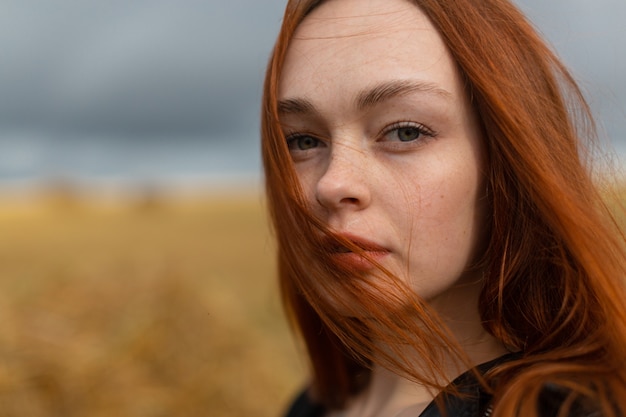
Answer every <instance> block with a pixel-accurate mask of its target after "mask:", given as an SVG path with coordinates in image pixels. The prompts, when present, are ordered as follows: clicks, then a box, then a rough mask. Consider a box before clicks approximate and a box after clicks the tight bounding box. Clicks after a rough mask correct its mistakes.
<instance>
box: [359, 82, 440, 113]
mask: <svg viewBox="0 0 626 417" xmlns="http://www.w3.org/2000/svg"><path fill="white" fill-rule="evenodd" d="M414 92H419V93H425V94H429V95H434V96H440V97H441V98H444V99H451V98H452V94H451V93H450V92H448V91H447V90H444V89H443V88H441V87H439V86H438V85H437V84H435V83H431V82H427V81H415V80H392V81H384V82H382V83H380V84H376V85H375V86H374V87H372V88H368V89H367V90H364V91H362V92H360V93H359V94H358V95H357V97H356V107H357V108H358V109H359V110H365V109H367V108H370V107H373V106H375V105H377V104H379V103H382V102H384V101H386V100H389V99H391V98H394V97H398V96H404V95H407V94H410V93H414Z"/></svg>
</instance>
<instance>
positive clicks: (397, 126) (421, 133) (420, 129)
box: [285, 121, 437, 151]
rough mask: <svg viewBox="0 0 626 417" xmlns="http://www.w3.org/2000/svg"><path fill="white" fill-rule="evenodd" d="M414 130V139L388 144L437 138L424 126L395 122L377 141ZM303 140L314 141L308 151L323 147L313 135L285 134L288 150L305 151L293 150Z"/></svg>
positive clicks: (387, 127) (379, 135)
mask: <svg viewBox="0 0 626 417" xmlns="http://www.w3.org/2000/svg"><path fill="white" fill-rule="evenodd" d="M408 128H410V129H415V130H416V131H417V133H418V136H417V137H416V138H415V139H410V140H406V141H402V140H395V141H389V142H401V143H414V142H421V141H422V140H423V137H429V138H434V137H436V136H437V133H436V132H435V131H433V130H431V129H429V128H428V127H426V126H424V125H423V124H421V123H416V122H408V121H397V122H394V123H392V124H390V125H388V126H386V127H385V128H384V129H383V130H382V131H381V132H380V133H379V134H378V137H380V138H381V139H379V141H383V140H382V139H384V138H385V137H386V136H387V135H389V134H390V133H392V132H394V131H399V130H401V129H408ZM303 138H311V139H313V140H314V141H315V146H312V147H311V148H308V149H313V148H317V147H318V146H320V145H323V141H322V140H321V139H319V138H317V137H316V136H315V135H312V134H308V133H303V132H289V133H287V134H285V140H286V142H287V147H288V148H289V149H290V150H296V151H306V150H308V149H294V148H293V144H294V143H296V141H297V140H299V139H303Z"/></svg>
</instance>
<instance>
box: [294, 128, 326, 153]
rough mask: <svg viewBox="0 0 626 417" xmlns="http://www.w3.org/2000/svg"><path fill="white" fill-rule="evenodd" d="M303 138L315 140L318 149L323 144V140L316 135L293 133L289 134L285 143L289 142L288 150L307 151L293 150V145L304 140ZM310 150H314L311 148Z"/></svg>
mask: <svg viewBox="0 0 626 417" xmlns="http://www.w3.org/2000/svg"><path fill="white" fill-rule="evenodd" d="M302 138H311V139H313V140H315V142H316V146H315V147H318V146H319V145H320V144H321V143H322V140H321V139H318V138H317V137H316V136H315V135H312V134H308V133H302V132H292V133H287V134H286V135H285V141H286V142H287V148H288V149H289V150H298V151H306V149H293V148H292V144H293V143H295V142H296V141H297V140H298V139H302ZM309 149H312V148H309Z"/></svg>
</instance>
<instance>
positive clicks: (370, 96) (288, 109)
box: [278, 80, 452, 114]
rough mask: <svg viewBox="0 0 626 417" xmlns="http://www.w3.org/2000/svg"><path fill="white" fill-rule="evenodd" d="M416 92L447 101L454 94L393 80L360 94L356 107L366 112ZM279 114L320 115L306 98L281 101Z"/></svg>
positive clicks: (421, 83)
mask: <svg viewBox="0 0 626 417" xmlns="http://www.w3.org/2000/svg"><path fill="white" fill-rule="evenodd" d="M414 92H419V93H425V94H429V95H433V96H439V97H441V98H444V99H446V100H449V99H451V98H452V94H451V93H450V92H449V91H447V90H445V89H443V88H441V87H439V86H438V85H437V84H435V83H431V82H427V81H415V80H391V81H384V82H381V83H379V84H376V85H374V86H373V87H369V88H367V89H365V90H363V91H361V92H359V94H357V96H356V99H355V105H356V108H357V109H359V110H365V109H367V108H370V107H373V106H375V105H377V104H380V103H382V102H384V101H386V100H389V99H391V98H394V97H398V96H403V95H407V94H410V93H414ZM278 112H279V113H280V114H315V113H318V112H317V110H316V108H315V106H314V105H313V103H312V102H311V101H310V100H308V99H306V98H289V99H285V100H279V101H278Z"/></svg>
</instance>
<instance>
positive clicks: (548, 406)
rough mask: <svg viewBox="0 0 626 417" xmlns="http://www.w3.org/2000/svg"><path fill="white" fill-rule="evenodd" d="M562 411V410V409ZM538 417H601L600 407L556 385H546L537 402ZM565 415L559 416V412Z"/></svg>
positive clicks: (602, 413)
mask: <svg viewBox="0 0 626 417" xmlns="http://www.w3.org/2000/svg"><path fill="white" fill-rule="evenodd" d="M564 407H565V409H563V410H562V408H564ZM538 411H539V417H553V416H557V415H559V416H560V415H563V416H567V417H602V416H604V415H605V414H604V412H603V411H602V409H601V407H600V406H599V405H598V404H596V403H595V402H593V401H591V400H589V399H588V398H584V397H580V396H575V395H572V392H571V391H570V390H569V389H567V388H563V387H560V386H558V385H553V384H546V385H545V386H544V387H543V389H542V390H541V393H540V394H539V400H538ZM563 411H564V412H565V414H560V413H561V412H563Z"/></svg>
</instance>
